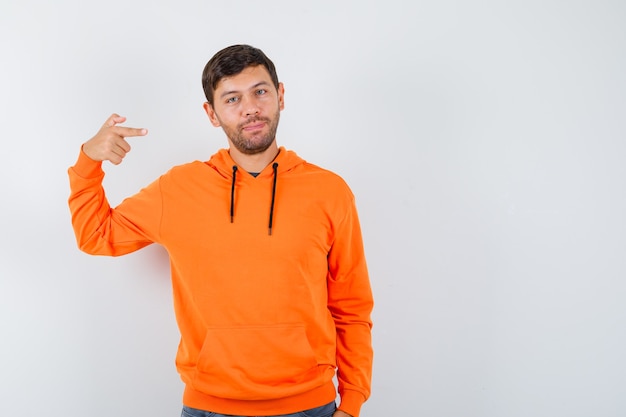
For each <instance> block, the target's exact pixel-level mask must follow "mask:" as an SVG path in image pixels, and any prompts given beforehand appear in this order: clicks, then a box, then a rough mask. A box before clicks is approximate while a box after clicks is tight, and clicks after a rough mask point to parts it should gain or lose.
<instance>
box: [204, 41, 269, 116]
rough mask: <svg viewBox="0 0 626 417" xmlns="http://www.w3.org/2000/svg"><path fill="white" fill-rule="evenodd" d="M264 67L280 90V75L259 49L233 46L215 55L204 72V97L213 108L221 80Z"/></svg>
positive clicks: (248, 46) (247, 46)
mask: <svg viewBox="0 0 626 417" xmlns="http://www.w3.org/2000/svg"><path fill="white" fill-rule="evenodd" d="M258 65H263V66H264V67H265V69H267V72H269V74H270V77H271V78H272V82H273V83H274V87H276V88H277V89H278V75H277V74H276V68H275V67H274V63H273V62H272V61H271V60H270V59H269V58H268V57H267V56H266V55H265V54H264V53H263V51H261V50H260V49H258V48H255V47H252V46H250V45H232V46H229V47H226V48H224V49H222V50H221V51H219V52H218V53H216V54H215V55H213V58H211V59H210V60H209V62H207V64H206V65H205V67H204V71H202V88H203V89H204V95H205V96H206V99H207V101H208V102H209V104H210V105H211V106H213V94H214V93H215V88H216V87H217V84H218V83H219V82H220V80H221V79H222V78H224V77H229V76H232V75H237V74H239V73H240V72H241V71H243V70H244V69H246V68H248V67H256V66H258Z"/></svg>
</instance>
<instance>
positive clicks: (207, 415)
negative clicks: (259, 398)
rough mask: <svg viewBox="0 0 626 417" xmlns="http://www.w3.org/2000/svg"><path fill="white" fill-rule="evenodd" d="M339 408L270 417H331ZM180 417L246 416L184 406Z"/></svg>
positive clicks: (323, 407)
mask: <svg viewBox="0 0 626 417" xmlns="http://www.w3.org/2000/svg"><path fill="white" fill-rule="evenodd" d="M336 409H337V407H336V406H335V402H334V401H333V402H330V403H328V404H326V405H323V406H321V407H316V408H311V409H310V410H306V411H300V412H299V413H293V414H281V415H279V416H268V417H331V416H332V415H333V414H334V413H335V410H336ZM180 417H246V416H232V415H229V414H218V413H212V412H210V411H202V410H196V409H195V408H190V407H187V406H183V412H182V413H181V415H180Z"/></svg>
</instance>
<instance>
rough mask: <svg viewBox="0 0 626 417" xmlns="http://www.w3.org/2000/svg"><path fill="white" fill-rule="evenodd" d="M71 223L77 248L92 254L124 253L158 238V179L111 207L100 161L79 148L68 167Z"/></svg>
mask: <svg viewBox="0 0 626 417" xmlns="http://www.w3.org/2000/svg"><path fill="white" fill-rule="evenodd" d="M68 175H69V180H70V197H69V200H68V204H69V208H70V212H71V215H72V226H73V228H74V234H75V235H76V242H77V244H78V247H79V248H80V249H81V250H82V251H84V252H86V253H89V254H92V255H109V256H119V255H124V254H127V253H130V252H133V251H136V250H138V249H141V248H143V247H145V246H147V245H149V244H151V243H152V242H155V241H156V240H157V232H158V225H159V222H160V217H161V202H160V201H161V198H160V192H159V184H158V181H157V182H154V183H153V184H151V185H150V186H148V187H146V188H145V189H143V190H141V191H140V192H139V193H138V194H136V195H135V196H133V197H130V198H127V199H125V200H124V201H123V202H122V203H121V204H120V205H119V206H117V207H116V208H111V207H110V205H109V202H108V200H107V198H106V195H105V192H104V188H103V187H102V181H103V179H104V171H103V170H102V163H101V162H97V161H94V160H92V159H90V158H89V157H88V156H87V155H86V154H85V153H84V152H83V151H82V150H81V152H80V155H79V157H78V160H77V161H76V164H75V165H74V166H72V167H71V168H69V170H68Z"/></svg>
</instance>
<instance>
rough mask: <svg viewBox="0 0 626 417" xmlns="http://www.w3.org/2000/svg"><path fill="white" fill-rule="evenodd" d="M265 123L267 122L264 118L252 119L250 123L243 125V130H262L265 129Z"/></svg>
mask: <svg viewBox="0 0 626 417" xmlns="http://www.w3.org/2000/svg"><path fill="white" fill-rule="evenodd" d="M265 124H266V123H265V121H264V120H259V119H257V120H251V121H250V123H248V124H245V125H243V126H242V128H241V130H243V131H246V132H250V131H254V130H260V129H263V127H264V126H265Z"/></svg>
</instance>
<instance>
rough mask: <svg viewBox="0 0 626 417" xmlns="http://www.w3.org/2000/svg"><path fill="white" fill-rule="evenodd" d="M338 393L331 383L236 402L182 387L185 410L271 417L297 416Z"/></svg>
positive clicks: (324, 402)
mask: <svg viewBox="0 0 626 417" xmlns="http://www.w3.org/2000/svg"><path fill="white" fill-rule="evenodd" d="M336 397H337V391H336V390H335V385H334V384H333V382H332V381H329V382H327V383H325V384H324V385H322V386H320V387H318V388H315V389H313V390H311V391H307V392H304V393H302V394H298V395H293V396H291V397H286V398H276V399H268V400H236V399H229V398H219V397H214V396H212V395H209V394H205V393H203V392H200V391H197V390H195V389H193V388H192V387H190V386H188V385H187V386H186V387H185V392H184V394H183V404H184V405H185V406H187V407H191V408H195V409H198V410H203V411H210V412H214V413H220V414H235V415H255V416H271V415H277V414H291V413H297V412H300V411H303V410H308V409H310V408H315V407H320V406H322V405H324V404H328V403H329V402H331V401H334V400H335V399H336Z"/></svg>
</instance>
